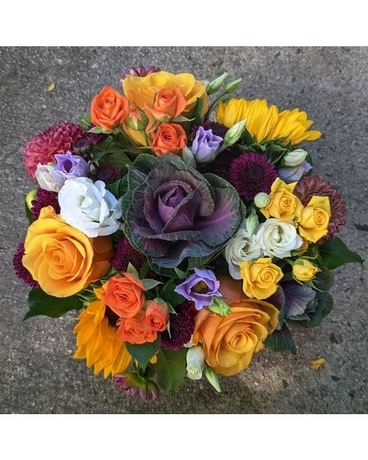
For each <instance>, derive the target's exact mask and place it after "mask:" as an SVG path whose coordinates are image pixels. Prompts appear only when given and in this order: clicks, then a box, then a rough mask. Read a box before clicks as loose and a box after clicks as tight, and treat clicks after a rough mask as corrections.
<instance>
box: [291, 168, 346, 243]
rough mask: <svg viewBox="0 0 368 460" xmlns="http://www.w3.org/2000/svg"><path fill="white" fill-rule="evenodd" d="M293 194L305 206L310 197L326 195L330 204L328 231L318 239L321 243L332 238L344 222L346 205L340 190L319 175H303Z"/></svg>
mask: <svg viewBox="0 0 368 460" xmlns="http://www.w3.org/2000/svg"><path fill="white" fill-rule="evenodd" d="M294 194H295V195H296V196H297V197H298V198H299V199H300V201H301V202H302V204H303V206H306V205H307V204H308V203H309V201H310V199H311V198H312V197H313V196H314V195H316V196H328V198H329V199H330V206H331V217H330V222H329V224H328V233H327V235H326V236H324V237H323V238H321V239H320V240H318V244H323V243H325V242H326V241H328V240H331V239H333V237H334V235H335V233H339V232H340V231H341V229H342V227H343V226H344V225H345V223H346V219H345V218H346V214H347V207H346V203H345V201H344V200H343V198H342V196H341V194H340V192H339V191H338V190H337V189H334V188H333V187H332V186H331V183H330V182H326V181H324V180H323V178H322V177H321V176H313V177H312V176H305V177H303V178H302V179H301V181H300V182H299V183H298V184H297V185H296V187H295V189H294Z"/></svg>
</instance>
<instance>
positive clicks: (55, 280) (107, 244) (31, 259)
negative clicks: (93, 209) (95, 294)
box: [22, 206, 113, 297]
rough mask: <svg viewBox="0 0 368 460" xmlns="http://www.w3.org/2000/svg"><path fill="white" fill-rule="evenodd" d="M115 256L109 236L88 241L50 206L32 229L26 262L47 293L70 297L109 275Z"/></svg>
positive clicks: (29, 229) (29, 230)
mask: <svg viewBox="0 0 368 460" xmlns="http://www.w3.org/2000/svg"><path fill="white" fill-rule="evenodd" d="M112 254H113V251H112V241H111V238H110V237H109V236H101V237H97V238H88V237H87V236H86V235H85V234H84V233H82V232H81V231H79V230H77V229H76V228H74V227H72V226H70V225H68V224H67V223H65V222H64V221H63V220H62V219H61V217H60V216H59V215H57V214H56V213H55V210H54V208H53V207H52V206H47V207H45V208H42V209H41V212H40V216H39V218H38V219H37V220H35V221H34V222H33V223H32V224H31V225H30V226H29V227H28V231H27V235H26V238H25V242H24V256H23V258H22V263H23V265H24V267H25V268H26V269H27V270H28V271H29V272H30V273H31V275H32V277H33V279H35V280H36V281H38V284H39V285H40V287H41V289H42V290H43V291H45V292H46V293H47V294H49V295H51V296H55V297H68V296H71V295H73V294H76V293H77V292H79V291H81V290H82V289H84V288H85V287H87V286H88V284H90V283H91V282H93V281H96V280H98V279H99V278H101V277H102V276H103V275H105V274H106V272H107V271H108V270H109V268H110V262H109V260H110V258H111V257H112Z"/></svg>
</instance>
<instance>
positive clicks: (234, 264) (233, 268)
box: [224, 227, 262, 280]
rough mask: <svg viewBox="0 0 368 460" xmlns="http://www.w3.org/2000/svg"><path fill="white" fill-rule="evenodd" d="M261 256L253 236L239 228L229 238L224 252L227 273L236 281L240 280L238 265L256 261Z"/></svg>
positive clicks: (244, 229)
mask: <svg viewBox="0 0 368 460" xmlns="http://www.w3.org/2000/svg"><path fill="white" fill-rule="evenodd" d="M261 255H262V251H261V248H260V246H259V244H258V243H257V241H256V239H255V235H250V234H249V233H248V232H247V230H246V228H244V227H241V228H240V229H239V230H238V231H237V232H236V233H235V235H234V236H233V237H232V238H230V240H229V241H228V242H227V244H226V246H225V250H224V257H225V259H226V262H227V264H228V268H229V273H230V275H231V276H232V277H233V278H234V279H236V280H240V279H241V276H240V268H239V264H240V263H241V262H245V261H246V260H256V259H258V258H259V257H261Z"/></svg>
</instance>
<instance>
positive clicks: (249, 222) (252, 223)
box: [245, 208, 259, 236]
mask: <svg viewBox="0 0 368 460" xmlns="http://www.w3.org/2000/svg"><path fill="white" fill-rule="evenodd" d="M258 226H259V220H258V216H257V214H256V211H255V209H254V208H252V212H251V214H250V215H249V216H248V217H247V218H246V219H245V227H246V229H247V232H248V233H249V235H250V236H252V235H253V234H254V233H255V232H256V230H257V228H258Z"/></svg>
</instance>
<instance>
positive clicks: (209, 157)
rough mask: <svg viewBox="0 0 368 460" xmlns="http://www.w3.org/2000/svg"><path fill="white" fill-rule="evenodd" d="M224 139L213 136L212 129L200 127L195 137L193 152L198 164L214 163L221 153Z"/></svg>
mask: <svg viewBox="0 0 368 460" xmlns="http://www.w3.org/2000/svg"><path fill="white" fill-rule="evenodd" d="M222 141H223V138H222V137H220V136H216V134H213V132H212V129H207V130H206V129H204V128H203V126H200V127H199V128H198V129H197V131H196V133H195V136H194V139H193V142H192V147H191V150H192V152H193V155H194V157H195V159H196V160H197V162H198V163H208V162H210V161H213V160H214V159H215V158H216V156H217V155H218V153H219V150H220V145H221V142H222Z"/></svg>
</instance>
